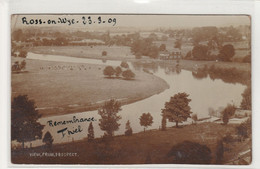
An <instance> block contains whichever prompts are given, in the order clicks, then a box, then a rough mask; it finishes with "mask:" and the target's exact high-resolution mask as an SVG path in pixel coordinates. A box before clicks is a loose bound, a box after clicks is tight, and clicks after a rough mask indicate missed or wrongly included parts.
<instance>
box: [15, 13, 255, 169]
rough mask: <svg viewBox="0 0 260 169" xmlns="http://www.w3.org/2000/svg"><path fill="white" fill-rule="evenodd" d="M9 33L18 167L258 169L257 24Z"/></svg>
mask: <svg viewBox="0 0 260 169" xmlns="http://www.w3.org/2000/svg"><path fill="white" fill-rule="evenodd" d="M10 26H11V35H10V36H11V52H10V53H11V56H10V58H11V66H10V67H11V70H10V71H11V73H10V74H11V99H10V100H11V112H10V113H11V126H10V129H11V140H10V143H11V146H10V147H11V150H10V151H11V153H10V154H11V162H12V163H13V164H94V165H103V164H111V165H114V164H125V165H127V164H207V165H250V164H251V162H252V151H253V150H252V124H251V120H252V103H251V100H252V94H251V17H250V16H249V15H159V14H156V15H152V14H146V15H141V14H139V15H134V14H124V15H122V14H121V15H119V14H118V15H116V14H114V15H112V14H109V15H104V14H101V15H98V14H96V15H91V14H64V15H60V14H49V15H47V14H45V15H40V14H39V15H38V14H20V15H19V14H13V15H11V23H10Z"/></svg>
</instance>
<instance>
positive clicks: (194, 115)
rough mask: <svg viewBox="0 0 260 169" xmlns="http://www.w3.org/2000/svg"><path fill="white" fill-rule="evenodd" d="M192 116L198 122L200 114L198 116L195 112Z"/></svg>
mask: <svg viewBox="0 0 260 169" xmlns="http://www.w3.org/2000/svg"><path fill="white" fill-rule="evenodd" d="M191 118H192V120H193V121H194V123H195V124H196V123H197V121H198V116H197V114H193V115H192V116H191Z"/></svg>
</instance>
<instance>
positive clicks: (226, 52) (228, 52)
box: [218, 44, 235, 61]
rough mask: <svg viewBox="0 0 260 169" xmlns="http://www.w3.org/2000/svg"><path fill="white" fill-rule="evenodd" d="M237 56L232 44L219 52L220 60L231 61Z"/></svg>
mask: <svg viewBox="0 0 260 169" xmlns="http://www.w3.org/2000/svg"><path fill="white" fill-rule="evenodd" d="M234 55H235V49H234V46H233V45H231V44H227V45H224V46H223V47H222V48H221V50H220V51H219V56H218V58H219V60H221V61H231V58H232V57H233V56H234Z"/></svg>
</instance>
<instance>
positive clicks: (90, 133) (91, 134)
mask: <svg viewBox="0 0 260 169" xmlns="http://www.w3.org/2000/svg"><path fill="white" fill-rule="evenodd" d="M94 138H95V136H94V127H93V124H92V122H91V123H90V124H89V126H88V141H92V140H93V139H94Z"/></svg>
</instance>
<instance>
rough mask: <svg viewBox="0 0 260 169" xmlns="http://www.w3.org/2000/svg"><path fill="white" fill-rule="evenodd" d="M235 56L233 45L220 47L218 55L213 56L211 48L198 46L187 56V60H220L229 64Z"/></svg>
mask: <svg viewBox="0 0 260 169" xmlns="http://www.w3.org/2000/svg"><path fill="white" fill-rule="evenodd" d="M234 55H235V49H234V46H233V45H231V44H227V45H224V46H222V47H220V49H219V54H218V55H214V54H213V55H212V54H211V53H210V48H209V46H206V45H196V46H194V47H193V49H192V50H191V51H190V52H188V53H187V54H186V57H185V58H186V59H194V60H220V61H225V62H229V61H231V60H232V58H233V56H234Z"/></svg>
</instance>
